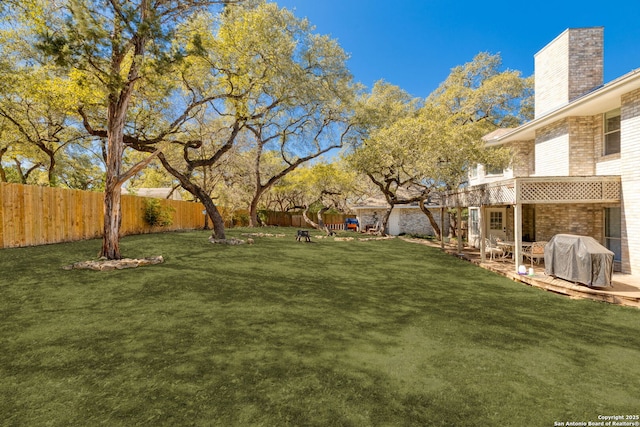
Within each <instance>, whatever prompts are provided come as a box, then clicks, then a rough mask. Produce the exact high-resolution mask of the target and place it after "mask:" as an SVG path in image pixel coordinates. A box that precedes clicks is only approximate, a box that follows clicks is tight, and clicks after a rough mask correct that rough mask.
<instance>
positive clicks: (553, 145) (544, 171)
mask: <svg viewBox="0 0 640 427" xmlns="http://www.w3.org/2000/svg"><path fill="white" fill-rule="evenodd" d="M535 170H536V174H535V176H569V135H566V134H565V135H559V136H557V137H556V138H551V139H548V140H546V141H542V142H537V143H536V169H535Z"/></svg>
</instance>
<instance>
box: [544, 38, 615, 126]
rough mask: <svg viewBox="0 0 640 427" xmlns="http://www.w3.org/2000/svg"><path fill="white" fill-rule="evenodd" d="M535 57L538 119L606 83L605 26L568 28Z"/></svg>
mask: <svg viewBox="0 0 640 427" xmlns="http://www.w3.org/2000/svg"><path fill="white" fill-rule="evenodd" d="M534 60H535V117H536V118H539V117H541V116H543V115H545V114H547V113H549V112H551V111H553V110H555V109H557V108H559V107H561V106H563V105H565V104H567V103H569V102H571V101H573V100H574V99H576V98H579V97H580V96H582V95H584V94H586V93H588V92H591V91H592V90H593V89H596V88H598V87H600V86H602V84H603V83H604V28H603V27H590V28H569V29H567V30H565V31H564V32H563V33H562V34H560V35H559V36H558V37H556V38H555V39H554V40H553V41H552V42H551V43H549V44H548V45H546V46H545V47H544V48H542V49H541V50H540V51H539V52H538V53H537V54H535V56H534Z"/></svg>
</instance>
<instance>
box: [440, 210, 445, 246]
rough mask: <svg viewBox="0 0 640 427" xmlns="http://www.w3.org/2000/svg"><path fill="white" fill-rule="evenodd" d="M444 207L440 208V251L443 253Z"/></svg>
mask: <svg viewBox="0 0 640 427" xmlns="http://www.w3.org/2000/svg"><path fill="white" fill-rule="evenodd" d="M444 211H445V209H444V206H440V249H441V250H443V251H444Z"/></svg>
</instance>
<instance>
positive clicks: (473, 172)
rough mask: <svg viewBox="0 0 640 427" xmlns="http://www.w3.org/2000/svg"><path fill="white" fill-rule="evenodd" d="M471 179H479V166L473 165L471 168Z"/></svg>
mask: <svg viewBox="0 0 640 427" xmlns="http://www.w3.org/2000/svg"><path fill="white" fill-rule="evenodd" d="M469 177H470V178H471V179H475V178H477V177H478V165H471V166H470V167H469Z"/></svg>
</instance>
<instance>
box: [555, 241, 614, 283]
mask: <svg viewBox="0 0 640 427" xmlns="http://www.w3.org/2000/svg"><path fill="white" fill-rule="evenodd" d="M613 255H614V254H613V252H611V251H610V250H609V249H607V248H605V247H604V246H602V245H601V244H600V243H598V241H597V240H596V239H594V238H593V237H588V236H575V235H572V234H556V235H555V236H553V237H552V238H551V240H549V243H547V245H546V246H545V248H544V265H545V268H544V269H545V273H546V274H548V275H550V276H555V277H558V278H560V279H565V280H570V281H572V282H578V283H582V284H585V285H587V286H593V287H607V286H611V276H612V275H613Z"/></svg>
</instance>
